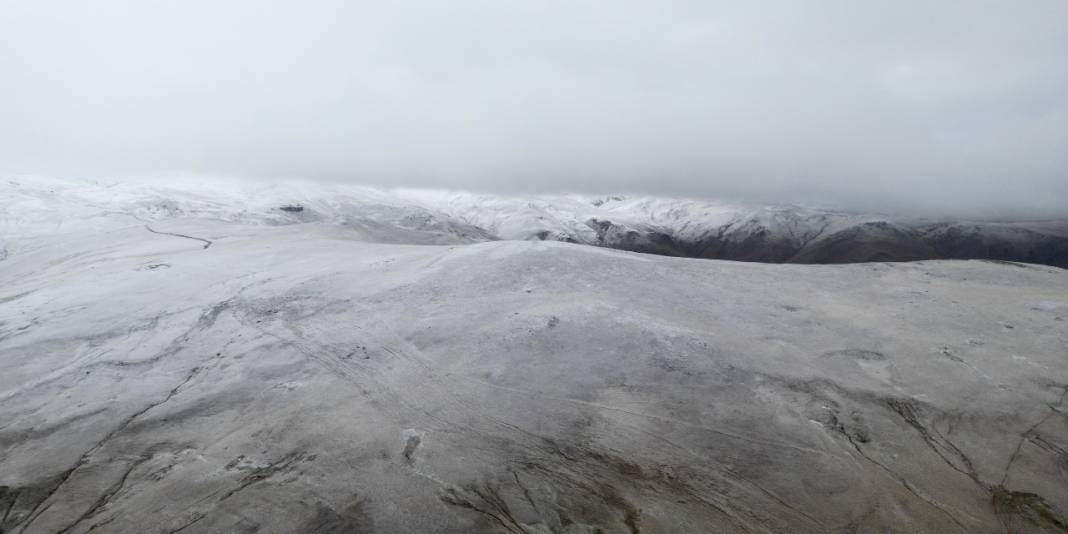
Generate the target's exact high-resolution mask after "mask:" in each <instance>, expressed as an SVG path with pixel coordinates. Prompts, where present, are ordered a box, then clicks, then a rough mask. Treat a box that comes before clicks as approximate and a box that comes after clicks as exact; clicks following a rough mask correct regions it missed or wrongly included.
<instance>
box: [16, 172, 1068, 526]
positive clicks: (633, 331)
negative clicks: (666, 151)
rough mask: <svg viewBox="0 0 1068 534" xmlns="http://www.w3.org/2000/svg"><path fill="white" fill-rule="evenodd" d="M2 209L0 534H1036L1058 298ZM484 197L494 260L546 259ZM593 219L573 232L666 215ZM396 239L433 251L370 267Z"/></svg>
mask: <svg viewBox="0 0 1068 534" xmlns="http://www.w3.org/2000/svg"><path fill="white" fill-rule="evenodd" d="M7 187H8V188H7V189H5V190H4V193H3V194H4V195H5V196H4V200H5V201H8V200H10V202H5V203H4V204H3V205H2V208H3V215H2V217H3V219H2V222H0V224H2V227H0V228H2V231H3V234H2V235H3V239H4V240H5V243H15V244H17V245H18V247H19V248H18V250H17V251H15V252H14V253H12V254H10V255H9V256H8V257H7V258H6V259H4V260H3V261H2V262H0V365H2V366H3V370H4V372H3V373H0V510H3V512H0V530H2V531H3V532H17V533H19V534H22V533H26V534H33V533H45V532H71V533H84V532H90V531H93V532H98V533H99V532H184V533H196V532H242V531H262V532H372V531H373V532H413V533H414V532H458V533H459V532H464V533H466V532H511V533H520V532H529V533H533V532H594V531H598V530H600V531H604V532H623V533H636V532H641V533H657V532H664V533H669V532H784V533H786V532H789V533H805V532H854V531H855V532H883V531H893V532H932V533H934V532H937V533H942V532H968V533H1002V532H1005V531H1010V532H1056V531H1057V529H1059V528H1060V529H1063V526H1064V525H1065V524H1066V521H1068V520H1066V518H1068V505H1066V503H1068V485H1066V484H1065V483H1064V482H1065V481H1064V476H1065V474H1064V470H1063V468H1061V467H1059V466H1063V465H1064V463H1065V461H1068V456H1066V454H1065V451H1066V450H1068V419H1066V418H1065V416H1064V414H1065V412H1066V411H1068V401H1066V396H1068V360H1066V359H1065V357H1064V355H1065V351H1066V348H1068V328H1066V326H1065V325H1066V322H1065V321H1066V320H1068V314H1066V308H1065V303H1066V302H1068V277H1066V274H1065V273H1066V272H1065V271H1063V270H1061V269H1056V268H1052V267H1040V266H1020V265H1014V264H1004V263H991V262H976V261H971V262H962V261H952V262H945V261H936V262H916V263H901V264H856V265H845V266H829V265H812V266H805V265H771V264H754V263H735V262H724V261H707V260H693V259H684V258H669V257H662V256H653V255H644V254H634V253H629V252H621V251H613V250H606V249H601V248H594V247H588V246H581V245H572V244H567V243H555V242H542V241H534V242H530V241H493V242H478V241H482V238H481V237H471V236H467V237H464V236H463V235H462V233H463V232H464V231H467V230H469V229H470V228H472V227H473V226H478V227H479V228H486V227H491V226H492V225H491V224H490V222H492V221H487V220H483V219H478V217H481V215H480V214H479V213H477V211H478V210H473V211H469V212H468V213H469V217H470V218H469V219H466V220H464V219H462V218H461V217H460V212H461V211H462V209H469V208H463V206H468V205H469V204H470V203H472V202H473V203H475V204H479V203H483V204H484V203H487V202H491V201H494V200H493V199H489V200H476V201H471V200H466V199H464V198H463V197H453V199H452V200H448V199H447V198H444V197H432V196H427V197H423V198H421V199H415V198H413V196H412V194H411V193H408V192H382V191H377V190H365V189H360V188H349V187H341V186H338V187H337V189H333V190H330V194H329V195H324V194H321V193H320V191H319V190H317V189H314V188H311V187H310V186H309V187H308V188H304V189H302V188H301V187H299V186H295V185H294V186H292V189H288V190H284V191H283V190H281V189H278V188H265V189H263V190H262V191H260V193H259V194H258V196H257V195H256V194H254V191H251V190H247V191H246V190H231V189H228V188H227V187H224V186H222V185H218V184H217V185H215V186H212V185H211V184H205V187H204V188H202V189H198V190H197V192H196V193H191V192H190V191H189V190H188V188H186V187H185V186H184V185H183V186H182V187H180V188H175V189H173V190H165V189H163V188H159V187H151V188H149V187H145V188H142V187H134V186H118V185H115V186H110V187H100V186H94V187H89V186H84V187H83V186H73V185H72V186H69V187H59V186H51V185H47V184H44V185H42V184H41V183H34V184H28V183H26V182H20V183H19V184H18V185H9V186H7ZM331 187H332V186H331ZM243 195H248V196H247V197H246V196H243ZM569 198H571V199H572V200H569V202H575V203H576V204H580V203H581V202H582V200H581V199H579V198H577V197H569ZM397 199H400V200H397ZM497 201H499V202H501V203H502V206H501V207H500V209H499V211H500V212H501V213H508V214H511V215H509V216H508V217H504V216H501V217H498V218H495V219H493V220H494V221H497V222H496V223H495V224H499V226H498V227H496V229H494V230H493V232H494V233H497V232H503V231H504V230H502V228H505V227H506V226H507V224H506V223H507V222H508V221H513V220H526V218H527V217H530V216H531V214H533V213H544V214H545V215H544V216H545V217H550V216H554V217H557V220H558V221H560V224H561V225H564V226H561V228H563V229H566V224H567V223H565V222H563V221H566V220H569V219H568V217H565V216H563V215H560V213H559V212H555V211H554V209H556V208H554V206H559V205H560V203H556V202H550V203H548V204H549V205H548V206H539V205H537V203H535V206H536V207H531V208H523V207H522V206H519V205H517V204H514V203H512V201H506V200H500V199H498V200H497ZM617 202H618V203H620V204H621V205H626V206H628V207H627V208H626V209H623V208H621V207H620V206H616V207H615V208H613V207H612V204H614V203H617ZM627 202H628V201H620V200H617V201H610V202H607V203H605V204H607V207H605V204H602V206H594V210H591V211H590V212H584V213H601V212H599V211H596V210H598V209H601V210H613V209H620V210H622V211H625V212H626V213H628V214H633V213H636V212H637V213H655V214H657V215H656V217H658V219H657V220H660V221H670V220H673V218H674V217H675V215H672V213H673V212H672V210H671V208H669V207H668V206H667V205H660V204H657V203H656V202H647V203H644V204H643V203H642V202H638V203H636V204H635V205H631V204H627ZM296 204H299V205H301V206H303V207H304V208H305V209H304V210H302V211H300V212H287V211H282V210H280V209H278V208H279V207H280V206H293V205H296ZM161 206H163V207H161ZM430 206H434V208H433V210H431V208H430ZM576 209H577V208H576ZM583 209H585V208H583ZM680 209H682V208H680ZM686 209H693V210H707V211H706V213H707V214H708V217H709V218H714V217H718V216H720V215H718V214H717V213H718V212H716V210H715V208H712V207H699V206H695V207H691V208H686ZM725 209H726V208H725ZM364 210H377V211H373V213H374V214H375V216H376V217H378V216H380V215H379V214H381V213H384V214H390V217H393V219H391V220H392V222H391V223H390V224H383V225H381V226H373V225H372V224H371V223H370V222H367V219H366V218H363V217H364V215H363V213H364ZM389 210H396V211H392V212H391V211H389ZM674 213H681V212H674ZM421 215H426V216H427V217H430V218H431V219H433V220H431V221H430V222H427V221H426V220H425V219H419V216H421ZM409 216H414V217H415V219H416V220H414V221H413V220H412V219H411V218H409ZM535 217H536V216H535ZM650 217H652V216H650ZM772 217H774V215H772ZM302 218H303V219H302ZM685 218H686V217H680V219H685ZM535 220H539V219H535ZM621 220H622V218H621ZM642 220H647V219H642ZM639 222H641V221H639V220H635V221H632V222H631V224H639ZM296 223H300V224H296ZM402 223H403V224H406V225H407V226H401V224H402ZM515 224H516V227H517V228H521V227H522V226H523V225H522V224H520V223H518V222H517V223H515ZM664 224H667V223H664ZM146 225H147V227H146ZM465 229H466V230H465ZM517 231H518V230H517ZM884 231H887V232H891V231H892V228H888V229H885V230H884ZM376 232H377V233H376ZM409 238H418V239H423V240H424V241H426V242H430V241H434V240H438V241H441V242H446V241H447V242H448V244H445V245H439V246H426V245H411V244H390V243H381V242H377V241H382V240H384V239H393V240H401V239H409ZM471 242H473V243H472V244H464V243H471ZM205 243H209V244H210V246H208V247H205Z"/></svg>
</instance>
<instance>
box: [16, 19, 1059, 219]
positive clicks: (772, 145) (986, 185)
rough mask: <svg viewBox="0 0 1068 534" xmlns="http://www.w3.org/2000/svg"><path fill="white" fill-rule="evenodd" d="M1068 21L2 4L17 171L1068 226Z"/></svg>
mask: <svg viewBox="0 0 1068 534" xmlns="http://www.w3.org/2000/svg"><path fill="white" fill-rule="evenodd" d="M1066 65H1068V3H1066V2H1063V1H1061V0H1028V1H1027V2H994V1H989V2H987V1H971V0H969V1H956V0H954V1H949V0H946V1H941V2H924V1H896V2H852V1H816V2H794V1H786V0H783V1H778V2H734V3H726V2H709V1H701V2H671V1H665V2H637V1H631V0H626V1H616V2H582V1H569V2H532V1H523V2H491V1H474V0H457V1H454V2H431V1H425V2H375V3H370V2H343V1H319V2H296V1H293V2H281V1H274V0H272V1H260V2H252V1H232V2H209V1H201V0H193V1H188V2H135V1H132V0H130V1H115V0H112V1H101V2H91V3H90V2H75V1H52V2H49V1H40V0H11V1H8V2H5V3H4V4H3V5H2V6H0V66H2V69H0V72H2V73H3V75H2V76H3V83H2V84H0V172H3V173H8V174H17V173H39V174H59V175H101V176H104V175H108V176H113V175H137V174H146V173H154V172H158V171H170V170H183V171H194V172H216V173H228V174H238V175H246V176H266V177H272V176H300V177H312V178H323V179H346V180H354V181H360V182H367V183H375V184H384V185H406V186H434V187H458V188H468V189H476V190H491V191H497V192H501V191H524V192H526V191H560V190H579V191H598V192H600V191H635V192H645V193H659V194H680V195H701V196H726V197H744V198H749V199H753V200H773V201H786V202H790V201H823V202H832V203H839V204H842V205H844V206H847V207H858V208H866V209H870V208H880V209H903V208H909V209H918V210H939V211H947V210H954V211H969V210H970V211H987V212H990V211H991V210H992V211H993V212H996V213H1002V212H1004V213H1010V212H1011V213H1015V214H1029V215H1044V214H1058V213H1068V176H1066V174H1068V67H1066Z"/></svg>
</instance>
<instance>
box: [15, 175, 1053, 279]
mask: <svg viewBox="0 0 1068 534" xmlns="http://www.w3.org/2000/svg"><path fill="white" fill-rule="evenodd" d="M0 198H2V199H3V203H2V204H0V225H2V226H0V227H2V228H3V229H4V230H5V231H4V235H3V236H2V239H4V241H3V242H2V243H0V258H2V257H4V256H5V255H7V254H9V253H10V252H11V251H12V250H13V249H16V248H18V247H20V246H27V243H31V242H32V237H33V236H34V235H38V234H40V233H48V232H57V231H63V228H64V225H69V224H79V225H84V224H96V225H103V226H104V227H110V226H114V225H116V224H118V225H121V224H133V223H137V222H138V221H152V220H159V219H167V218H207V219H216V220H226V221H231V222H245V223H250V224H272V225H274V224H301V223H305V224H306V223H321V224H334V225H338V226H340V227H342V228H348V229H350V230H352V231H356V232H359V233H360V234H361V238H363V239H370V240H377V241H381V242H386V243H411V244H455V243H470V242H479V241H490V240H502V239H508V240H555V241H564V242H571V243H580V244H587V245H595V246H601V247H608V248H614V249H620V250H628V251H634V252H643V253H651V254H660V255H667V256H681V257H691V258H705V259H723V260H737V261H755V262H770V263H856V262H880V261H883V262H894V261H913V260H928V259H980V260H997V261H1012V262H1025V263H1037V264H1045V265H1053V266H1057V267H1062V268H1068V219H1061V220H1042V221H983V220H955V219H920V218H910V217H898V216H892V215H876V214H865V213H852V212H844V211H835V210H825V209H813V208H805V207H797V206H759V205H744V204H731V203H723V202H716V201H708V200H690V199H675V198H658V197H642V196H605V197H596V196H583V195H540V196H529V197H519V196H496V195H480V194H472V193H463V192H444V191H430V190H411V189H392V190H387V189H376V188H369V187H360V186H350V185H344V184H322V183H307V182H287V183H271V184H252V183H237V182H218V181H216V182H210V181H201V182H197V181H189V182H182V183H177V184H166V185H163V184H158V183H157V184H153V185H147V184H108V183H101V182H77V181H62V180H53V179H41V178H20V179H14V180H8V181H5V182H3V183H2V184H0ZM42 206H46V207H47V208H46V209H45V210H44V211H42V209H40V208H41V207H42ZM26 239H30V241H29V242H23V243H21V244H19V242H20V241H25V240H26Z"/></svg>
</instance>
